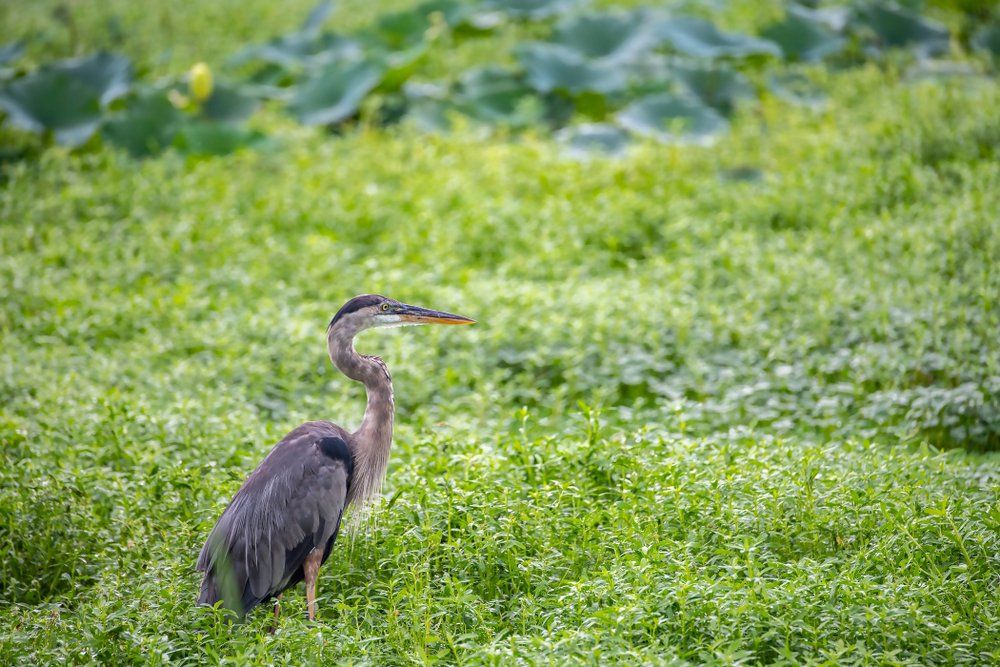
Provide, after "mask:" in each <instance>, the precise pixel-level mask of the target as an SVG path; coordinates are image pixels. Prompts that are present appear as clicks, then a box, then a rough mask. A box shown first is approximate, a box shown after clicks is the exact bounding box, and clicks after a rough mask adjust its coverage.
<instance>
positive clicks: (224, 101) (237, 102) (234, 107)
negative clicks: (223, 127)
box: [201, 84, 260, 123]
mask: <svg viewBox="0 0 1000 667" xmlns="http://www.w3.org/2000/svg"><path fill="white" fill-rule="evenodd" d="M259 106H260V101H259V100H258V99H257V98H256V97H253V96H252V95H249V94H248V93H246V92H244V91H243V90H241V89H240V88H237V87H235V86H228V85H225V84H216V85H215V86H214V87H213V88H212V94H211V95H210V96H209V98H208V99H207V100H205V102H204V104H202V105H201V115H202V116H204V117H205V118H207V119H208V120H216V121H221V122H226V123H239V122H242V121H244V120H246V119H247V118H249V117H250V116H252V115H253V114H254V112H255V111H257V108H258V107H259Z"/></svg>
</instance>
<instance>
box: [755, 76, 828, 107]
mask: <svg viewBox="0 0 1000 667" xmlns="http://www.w3.org/2000/svg"><path fill="white" fill-rule="evenodd" d="M767 84H768V88H769V89H770V91H771V92H772V93H774V95H775V96H776V97H778V98H780V99H783V100H785V101H786V102H791V103H792V104H798V105H801V106H804V107H809V108H811V109H822V108H823V107H824V106H826V92H825V91H824V90H823V89H822V88H820V87H818V86H817V85H816V84H815V83H813V82H812V81H811V80H810V79H809V78H808V77H806V76H804V75H802V74H799V73H798V72H789V73H786V74H772V75H770V76H769V77H768V79H767Z"/></svg>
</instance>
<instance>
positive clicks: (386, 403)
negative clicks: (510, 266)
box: [327, 327, 394, 505]
mask: <svg viewBox="0 0 1000 667" xmlns="http://www.w3.org/2000/svg"><path fill="white" fill-rule="evenodd" d="M355 333H357V332H356V331H351V330H349V329H346V330H339V328H338V327H334V328H332V329H331V330H330V332H329V334H328V335H327V347H328V349H329V351H330V360H331V361H332V362H333V365H334V366H336V367H337V368H338V369H339V370H340V372H342V373H343V374H344V375H346V376H347V377H349V378H351V379H352V380H357V381H358V382H362V383H364V385H365V390H366V391H367V393H368V405H367V406H366V407H365V416H364V419H363V420H362V421H361V427H360V428H358V430H357V431H355V432H354V433H353V434H351V438H350V442H349V443H348V444H349V446H350V448H351V454H352V456H353V457H354V475H353V477H352V481H351V488H350V489H349V490H348V495H347V501H348V502H349V503H350V502H354V503H356V504H359V505H367V504H369V503H370V502H372V501H373V500H375V499H376V498H377V497H378V494H379V492H380V491H381V489H382V481H383V480H384V479H385V469H386V467H387V466H388V464H389V449H390V448H391V446H392V420H393V413H394V403H393V396H392V378H391V377H390V376H389V369H388V368H386V365H385V363H384V362H383V361H382V360H381V359H379V358H378V357H368V356H364V355H361V354H358V353H357V352H356V351H355V349H354V334H355Z"/></svg>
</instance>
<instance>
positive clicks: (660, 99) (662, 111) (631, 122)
mask: <svg viewBox="0 0 1000 667" xmlns="http://www.w3.org/2000/svg"><path fill="white" fill-rule="evenodd" d="M617 119H618V123H619V124H620V125H621V126H622V127H624V128H626V129H627V130H629V131H631V132H634V133H636V134H639V135H641V136H646V137H652V138H654V139H656V140H658V141H661V142H664V143H682V142H694V143H707V142H709V141H710V140H711V139H712V138H713V137H714V136H715V135H717V134H719V133H721V132H724V131H725V130H726V129H727V128H728V127H729V124H728V123H727V122H726V119H725V118H723V117H722V116H720V115H719V114H718V113H717V112H716V111H715V110H713V109H712V108H711V107H708V106H705V105H704V104H702V103H701V102H699V101H697V100H695V99H691V98H687V97H680V96H677V95H671V94H669V93H659V94H656V95H649V96H647V97H643V98H641V99H639V100H636V101H635V102H633V103H632V104H630V105H629V106H627V107H625V108H624V109H622V110H621V111H620V112H619V113H618V115H617Z"/></svg>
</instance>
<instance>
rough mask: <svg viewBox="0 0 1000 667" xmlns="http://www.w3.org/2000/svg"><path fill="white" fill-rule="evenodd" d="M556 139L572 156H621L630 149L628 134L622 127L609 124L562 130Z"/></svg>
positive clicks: (590, 124)
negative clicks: (597, 154)
mask: <svg viewBox="0 0 1000 667" xmlns="http://www.w3.org/2000/svg"><path fill="white" fill-rule="evenodd" d="M556 138H557V139H558V140H559V141H561V142H562V143H563V144H565V146H566V150H567V152H568V153H569V154H570V155H573V156H575V157H581V158H585V157H590V156H592V155H594V154H595V153H603V154H605V155H621V154H623V153H624V152H625V150H626V149H627V148H628V144H629V137H628V134H627V133H626V132H625V131H624V130H622V129H621V128H620V127H616V126H614V125H610V124H607V123H588V124H586V125H576V126H573V127H567V128H564V129H562V130H560V131H559V132H558V133H557V134H556Z"/></svg>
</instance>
